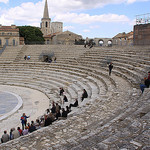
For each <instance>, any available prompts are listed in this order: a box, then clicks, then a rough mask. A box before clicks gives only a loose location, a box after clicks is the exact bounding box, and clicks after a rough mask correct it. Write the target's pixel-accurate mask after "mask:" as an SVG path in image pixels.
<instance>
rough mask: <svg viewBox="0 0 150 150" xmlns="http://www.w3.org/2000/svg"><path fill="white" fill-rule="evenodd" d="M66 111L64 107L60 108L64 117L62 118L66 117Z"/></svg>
mask: <svg viewBox="0 0 150 150" xmlns="http://www.w3.org/2000/svg"><path fill="white" fill-rule="evenodd" d="M67 114H68V113H67V111H65V109H64V108H62V115H61V116H62V117H64V118H67Z"/></svg>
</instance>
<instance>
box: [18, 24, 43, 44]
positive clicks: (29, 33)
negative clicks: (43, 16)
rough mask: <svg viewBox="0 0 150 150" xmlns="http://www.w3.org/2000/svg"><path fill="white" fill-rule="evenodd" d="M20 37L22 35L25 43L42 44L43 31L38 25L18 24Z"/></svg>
mask: <svg viewBox="0 0 150 150" xmlns="http://www.w3.org/2000/svg"><path fill="white" fill-rule="evenodd" d="M18 28H19V34H20V37H24V40H25V44H44V38H43V33H42V32H41V30H40V29H39V28H38V27H32V26H19V27H18Z"/></svg>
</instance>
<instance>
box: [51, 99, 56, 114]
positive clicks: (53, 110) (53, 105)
mask: <svg viewBox="0 0 150 150" xmlns="http://www.w3.org/2000/svg"><path fill="white" fill-rule="evenodd" d="M51 113H53V114H55V113H56V106H55V103H54V102H53V104H52V108H51Z"/></svg>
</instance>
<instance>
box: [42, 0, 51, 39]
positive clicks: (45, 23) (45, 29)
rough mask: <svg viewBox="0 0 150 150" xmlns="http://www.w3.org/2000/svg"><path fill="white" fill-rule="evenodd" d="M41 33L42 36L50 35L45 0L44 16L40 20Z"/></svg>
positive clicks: (49, 20)
mask: <svg viewBox="0 0 150 150" xmlns="http://www.w3.org/2000/svg"><path fill="white" fill-rule="evenodd" d="M41 31H42V33H43V36H45V35H48V34H51V19H50V18H49V12H48V4H47V0H45V7H44V14H43V18H42V19H41Z"/></svg>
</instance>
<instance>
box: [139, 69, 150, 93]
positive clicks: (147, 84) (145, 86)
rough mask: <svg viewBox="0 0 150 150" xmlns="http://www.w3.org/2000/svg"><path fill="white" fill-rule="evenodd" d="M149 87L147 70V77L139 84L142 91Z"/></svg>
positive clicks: (149, 76) (149, 79) (149, 74)
mask: <svg viewBox="0 0 150 150" xmlns="http://www.w3.org/2000/svg"><path fill="white" fill-rule="evenodd" d="M149 87H150V71H149V72H148V77H147V78H144V84H140V89H141V92H142V93H143V92H144V89H145V88H149Z"/></svg>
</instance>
